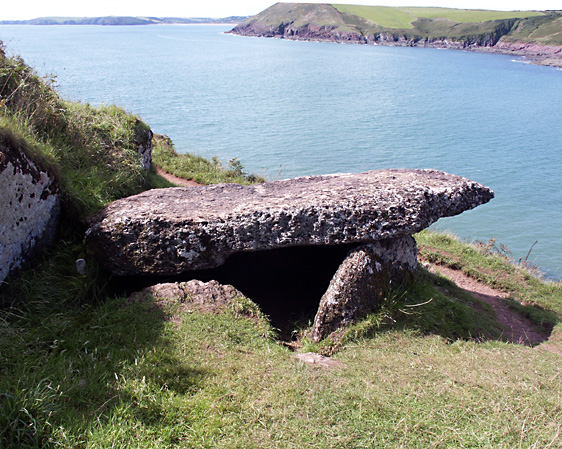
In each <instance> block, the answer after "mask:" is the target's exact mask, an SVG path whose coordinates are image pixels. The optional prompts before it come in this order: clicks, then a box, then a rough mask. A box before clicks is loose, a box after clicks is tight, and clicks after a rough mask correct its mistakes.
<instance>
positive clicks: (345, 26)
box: [230, 3, 562, 67]
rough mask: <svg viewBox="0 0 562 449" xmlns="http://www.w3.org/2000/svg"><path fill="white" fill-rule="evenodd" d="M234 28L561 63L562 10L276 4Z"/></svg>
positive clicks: (269, 34)
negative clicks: (483, 9) (479, 9)
mask: <svg viewBox="0 0 562 449" xmlns="http://www.w3.org/2000/svg"><path fill="white" fill-rule="evenodd" d="M230 32H231V33H233V34H238V35H243V36H258V37H277V38H283V39H294V40H315V41H328V42H340V43H357V44H374V45H397V46H410V47H435V48H451V49H462V50H475V51H487V52H497V53H504V54H515V55H518V56H526V57H527V58H529V59H530V60H531V61H533V62H536V63H539V64H545V65H552V66H557V67H562V12H561V11H545V12H540V11H526V12H523V11H510V12H500V11H475V10H453V9H446V8H390V7H368V6H363V7H360V6H353V5H331V4H297V3H277V4H275V5H273V6H272V7H270V8H268V9H266V10H265V11H262V12H261V13H259V14H258V15H256V16H254V17H251V18H250V19H248V20H246V21H244V22H242V23H240V24H239V25H237V26H236V27H234V28H233V29H232V30H231V31H230Z"/></svg>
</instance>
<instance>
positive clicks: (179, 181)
mask: <svg viewBox="0 0 562 449" xmlns="http://www.w3.org/2000/svg"><path fill="white" fill-rule="evenodd" d="M154 168H155V169H156V174H157V175H159V176H162V177H163V178H165V179H167V180H168V181H170V182H171V183H173V184H176V185H178V186H180V187H193V186H200V185H202V184H199V183H198V182H195V181H193V180H191V179H184V178H180V177H178V176H176V175H172V174H171V173H168V172H167V171H165V170H162V169H161V168H160V167H158V166H157V165H155V166H154Z"/></svg>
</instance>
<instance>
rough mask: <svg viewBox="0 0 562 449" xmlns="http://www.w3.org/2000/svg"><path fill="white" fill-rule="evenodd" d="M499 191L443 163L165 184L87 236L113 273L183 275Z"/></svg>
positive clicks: (402, 220)
mask: <svg viewBox="0 0 562 449" xmlns="http://www.w3.org/2000/svg"><path fill="white" fill-rule="evenodd" d="M491 198H493V192H492V191H491V190H490V189H488V188H487V187H485V186H483V185H481V184H478V183H476V182H473V181H470V180H468V179H466V178H462V177H460V176H455V175H450V174H447V173H444V172H440V171H436V170H379V171H371V172H366V173H360V174H335V175H326V176H307V177H302V178H296V179H289V180H284V181H276V182H267V183H264V184H258V185H253V186H241V185H237V184H219V185H211V186H200V187H188V188H171V189H156V190H151V191H148V192H144V193H141V194H139V195H136V196H133V197H129V198H125V199H122V200H118V201H115V202H114V203H112V204H110V205H109V206H108V207H107V208H105V209H104V210H103V211H102V212H101V213H99V214H97V215H96V216H94V217H92V218H91V220H90V224H91V227H90V229H89V230H88V231H87V241H88V246H89V249H90V251H91V253H92V254H93V255H95V256H96V257H97V258H98V259H99V260H100V262H101V263H102V264H103V265H104V266H105V267H106V268H107V269H109V270H111V271H112V272H113V273H114V274H118V275H132V274H162V275H167V274H179V273H181V272H185V271H189V270H195V269H201V268H211V267H216V266H219V265H221V264H222V263H223V262H224V260H225V259H226V258H227V257H228V256H229V255H231V254H233V253H237V252H242V251H258V250H266V249H272V248H281V247H289V246H305V245H338V244H347V243H363V242H373V241H376V240H381V239H388V238H392V237H397V236H402V235H411V234H413V233H416V232H418V231H421V230H422V229H424V228H426V227H428V226H429V225H431V224H432V223H434V222H435V221H436V220H437V219H438V218H440V217H445V216H452V215H456V214H460V213H461V212H463V211H465V210H467V209H472V208H473V207H476V206H478V205H479V204H483V203H486V202H487V201H489V200H490V199H491Z"/></svg>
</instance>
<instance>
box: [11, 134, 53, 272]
mask: <svg viewBox="0 0 562 449" xmlns="http://www.w3.org/2000/svg"><path fill="white" fill-rule="evenodd" d="M24 145H25V143H24V142H19V141H18V140H17V139H15V138H13V137H12V136H10V135H9V134H8V133H5V132H0V192H2V194H1V195H0V283H1V282H2V281H3V280H4V279H6V277H7V276H8V274H9V273H10V272H11V271H13V270H15V269H18V268H20V267H21V266H22V264H23V263H24V262H25V261H27V260H29V259H30V258H31V257H33V255H34V254H36V253H37V252H38V251H39V250H41V249H42V248H43V247H45V246H46V245H48V244H49V243H50V242H51V241H52V239H53V238H54V235H55V231H56V227H57V224H58V218H59V214H60V192H59V189H58V187H57V185H56V183H55V180H54V177H53V176H52V175H51V174H49V173H47V172H46V171H45V170H41V169H40V168H39V167H38V166H37V164H36V163H34V162H33V161H32V160H31V159H30V158H29V157H28V156H26V154H25V152H24V151H23V146H24Z"/></svg>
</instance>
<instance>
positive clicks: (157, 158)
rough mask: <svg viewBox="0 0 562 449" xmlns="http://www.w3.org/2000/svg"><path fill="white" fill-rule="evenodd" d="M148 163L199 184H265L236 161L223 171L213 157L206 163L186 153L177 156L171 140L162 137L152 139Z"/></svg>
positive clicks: (220, 164) (232, 161) (233, 160)
mask: <svg viewBox="0 0 562 449" xmlns="http://www.w3.org/2000/svg"><path fill="white" fill-rule="evenodd" d="M152 161H153V162H154V164H156V165H157V166H158V167H161V168H162V169H163V170H165V171H167V172H168V173H171V174H173V175H175V176H178V177H179V178H184V179H190V180H193V181H195V182H198V183H199V184H218V183H221V182H233V183H237V184H255V183H258V182H264V181H265V179H264V178H262V177H261V176H256V175H252V174H248V173H246V171H245V169H244V166H243V165H242V163H241V162H240V160H239V159H237V158H235V159H231V160H230V161H229V164H228V168H225V167H224V166H223V165H222V163H221V162H220V161H219V159H218V158H217V157H213V158H212V159H211V160H208V159H205V158H203V157H201V156H196V155H192V154H189V153H187V154H178V153H176V151H175V149H174V144H173V142H172V141H171V139H170V138H169V137H167V136H162V135H155V136H154V139H153V149H152Z"/></svg>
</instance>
